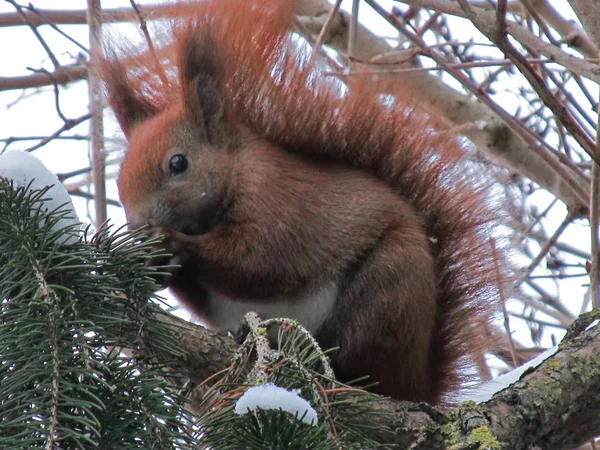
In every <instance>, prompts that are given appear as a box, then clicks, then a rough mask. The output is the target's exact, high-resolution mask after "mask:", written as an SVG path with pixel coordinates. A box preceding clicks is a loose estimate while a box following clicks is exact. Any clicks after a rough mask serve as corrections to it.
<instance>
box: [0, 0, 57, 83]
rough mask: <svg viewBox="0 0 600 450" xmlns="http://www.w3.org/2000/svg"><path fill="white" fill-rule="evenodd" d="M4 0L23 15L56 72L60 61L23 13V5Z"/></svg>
mask: <svg viewBox="0 0 600 450" xmlns="http://www.w3.org/2000/svg"><path fill="white" fill-rule="evenodd" d="M5 1H6V2H7V3H10V4H11V5H13V6H14V8H15V9H16V10H17V12H18V13H19V14H20V15H21V17H23V21H24V22H25V23H26V24H27V25H28V26H29V28H31V31H32V32H33V34H34V35H35V37H36V38H37V40H38V42H39V43H40V45H41V46H42V47H44V50H45V51H46V54H47V55H48V58H50V61H52V64H53V65H54V70H55V71H56V72H59V71H60V70H61V65H60V63H59V62H58V60H57V59H56V56H54V53H52V50H50V47H49V46H48V44H46V41H45V40H44V38H43V37H42V35H41V34H40V33H39V31H38V30H37V28H36V26H35V25H34V24H33V23H32V22H31V21H30V20H29V17H28V15H27V14H26V13H25V11H23V7H22V6H21V5H19V4H18V3H17V2H15V1H14V0H5Z"/></svg>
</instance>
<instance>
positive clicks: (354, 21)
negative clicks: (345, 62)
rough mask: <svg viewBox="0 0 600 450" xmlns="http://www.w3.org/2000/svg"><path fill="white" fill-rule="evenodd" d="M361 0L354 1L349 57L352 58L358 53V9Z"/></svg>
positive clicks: (349, 38)
mask: <svg viewBox="0 0 600 450" xmlns="http://www.w3.org/2000/svg"><path fill="white" fill-rule="evenodd" d="M359 5H360V0H352V18H351V20H350V30H349V32H348V57H349V58H352V57H353V56H354V54H355V53H356V38H357V35H358V7H359Z"/></svg>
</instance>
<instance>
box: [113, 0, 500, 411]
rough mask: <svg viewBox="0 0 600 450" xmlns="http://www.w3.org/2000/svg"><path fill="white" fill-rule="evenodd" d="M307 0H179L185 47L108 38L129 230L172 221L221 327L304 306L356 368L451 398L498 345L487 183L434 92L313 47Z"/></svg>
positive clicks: (341, 364) (313, 324)
mask: <svg viewBox="0 0 600 450" xmlns="http://www.w3.org/2000/svg"><path fill="white" fill-rule="evenodd" d="M294 10H295V2H294V1H293V0H257V1H251V2H249V1H246V0H208V1H204V2H201V3H186V4H180V5H178V6H177V7H176V10H175V12H176V13H177V14H179V17H178V18H176V19H175V22H174V25H173V28H172V33H171V35H170V36H171V37H170V39H171V41H170V42H169V43H168V45H167V47H165V48H166V49H168V52H164V53H161V52H160V51H158V52H157V53H156V54H153V53H152V52H147V53H145V54H144V55H142V56H138V57H135V56H132V55H129V56H128V57H126V58H118V57H116V56H115V55H114V52H113V53H111V51H110V50H109V54H108V56H105V57H104V59H103V60H102V76H103V78H104V82H105V85H106V89H107V94H108V101H109V104H110V106H111V107H112V109H113V111H114V113H115V116H116V118H117V120H118V122H119V124H120V126H121V128H122V130H123V132H124V133H125V135H126V137H127V141H128V148H127V150H126V152H125V156H124V159H123V162H122V165H121V168H120V172H119V176H118V188H119V195H120V199H121V202H122V204H123V206H124V208H125V212H126V215H127V219H128V221H129V226H130V227H131V228H137V227H141V226H149V227H150V234H164V235H165V240H164V243H163V245H164V246H165V247H166V248H167V250H168V251H169V252H171V253H173V255H174V256H173V260H172V262H173V263H177V264H179V265H180V266H181V267H180V268H179V269H177V270H175V271H174V273H173V275H172V277H171V278H170V280H169V286H170V288H171V290H172V291H173V293H174V294H175V296H176V297H177V298H178V299H179V300H180V301H181V302H182V303H183V304H184V305H185V306H186V307H187V308H189V309H190V310H191V311H192V312H193V313H194V314H195V315H196V316H197V317H199V318H200V319H201V320H202V321H204V322H205V323H206V324H207V325H208V326H210V327H212V328H215V329H218V330H224V331H226V330H231V329H236V328H237V326H239V324H240V322H241V320H242V317H243V314H244V313H246V312H247V311H251V310H253V311H256V312H258V313H259V315H261V317H262V318H268V317H291V318H295V319H297V320H298V321H299V322H300V323H302V324H303V325H305V326H306V327H307V328H308V330H310V331H311V332H312V333H313V334H314V335H315V337H316V338H317V340H318V341H319V342H320V343H321V345H323V347H325V348H330V347H338V348H339V350H337V351H335V352H333V353H331V359H332V364H333V368H334V370H335V372H336V375H337V376H338V377H339V378H340V379H341V380H349V379H352V378H356V377H359V376H364V375H369V376H370V380H372V381H374V382H377V383H378V384H377V386H376V387H375V388H374V391H375V392H377V393H380V394H383V395H388V396H391V397H394V398H397V399H405V400H412V401H427V402H429V403H438V402H439V401H440V400H441V399H442V397H443V396H444V394H447V393H448V392H451V391H452V390H454V389H456V388H457V387H458V386H459V383H460V381H461V379H462V377H463V375H465V374H467V372H468V371H467V370H466V368H467V367H469V363H471V366H472V364H473V362H474V361H477V358H479V357H481V354H482V352H483V351H484V349H485V346H486V345H487V343H486V342H485V339H484V338H483V337H482V335H483V333H478V331H479V330H478V328H479V327H481V326H484V325H487V322H488V320H489V318H490V316H491V311H492V310H493V304H494V298H495V296H496V295H497V291H498V286H499V285H500V283H501V282H502V279H501V276H500V274H499V270H497V268H495V267H497V266H496V264H495V262H494V256H495V253H494V252H493V251H491V244H490V242H489V241H488V236H487V235H488V234H489V231H490V229H491V226H492V224H493V223H494V215H493V214H492V212H491V210H490V207H489V206H488V204H487V202H486V201H485V199H484V192H483V189H484V187H483V184H482V183H481V182H480V181H481V180H478V179H476V178H475V175H474V173H472V172H473V171H469V170H468V168H466V166H465V163H464V151H463V149H462V148H461V145H460V143H459V141H458V140H457V137H456V136H454V135H453V134H452V133H451V132H450V131H448V127H447V126H446V125H445V124H444V123H443V122H442V121H441V120H438V119H436V118H435V117H434V116H433V115H432V114H430V113H429V112H427V111H426V110H424V109H421V108H420V107H419V105H418V101H419V100H418V96H417V95H418V93H416V94H415V93H414V92H410V89H407V88H397V89H395V90H393V91H389V89H388V88H389V85H387V84H386V86H385V88H386V89H387V90H385V91H383V90H382V88H383V82H378V81H377V80H375V79H373V77H372V76H371V75H369V74H360V73H350V74H347V75H346V76H345V77H337V78H336V77H332V76H327V75H326V74H324V73H323V72H324V70H323V68H324V67H325V68H327V66H326V64H327V62H326V61H325V60H324V59H323V58H321V57H314V60H311V61H310V62H309V58H310V57H311V55H309V54H308V53H307V52H306V49H305V47H302V46H300V45H299V44H298V39H296V37H297V36H295V35H294V34H293V27H294V23H295V22H294V21H295V15H294ZM160 55H162V56H164V58H163V59H162V60H161V63H160V64H159V62H158V59H156V58H157V57H158V56H160ZM165 55H167V56H168V58H167V57H166V56H165ZM165 60H166V61H165ZM161 64H164V65H165V66H164V67H161ZM378 83H379V84H378ZM382 92H389V94H387V95H382V94H381V93H382Z"/></svg>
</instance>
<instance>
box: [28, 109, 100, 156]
mask: <svg viewBox="0 0 600 450" xmlns="http://www.w3.org/2000/svg"><path fill="white" fill-rule="evenodd" d="M90 117H92V115H91V114H90V113H87V114H84V115H83V116H80V117H78V118H76V119H71V120H70V121H69V122H65V123H64V124H63V126H62V127H60V128H59V129H58V130H56V131H55V132H54V133H52V134H51V135H49V136H46V137H45V138H44V139H42V140H41V141H40V142H38V143H37V144H35V145H34V146H32V147H29V148H27V149H25V151H26V152H32V151H34V150H37V149H38V148H40V147H43V146H44V145H46V144H47V143H48V142H50V141H52V140H53V139H55V138H56V137H58V136H60V135H61V134H62V133H64V132H65V131H68V130H70V129H71V128H73V127H75V126H77V125H79V124H80V123H82V122H85V121H86V120H88V119H89V118H90Z"/></svg>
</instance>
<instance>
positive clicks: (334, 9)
mask: <svg viewBox="0 0 600 450" xmlns="http://www.w3.org/2000/svg"><path fill="white" fill-rule="evenodd" d="M341 4H342V0H336V1H335V4H334V5H333V7H332V8H331V11H329V15H328V16H327V20H326V21H325V25H323V28H321V32H320V33H319V37H318V38H317V42H316V43H315V45H314V47H313V50H312V51H313V53H312V55H311V57H310V61H309V63H308V65H309V67H312V65H313V64H314V63H315V60H316V58H317V55H318V54H319V53H320V52H321V47H322V46H323V42H324V41H325V36H327V33H328V32H329V28H330V27H331V24H332V23H333V20H334V19H335V15H336V13H337V12H338V10H339V9H340V5H341Z"/></svg>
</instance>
